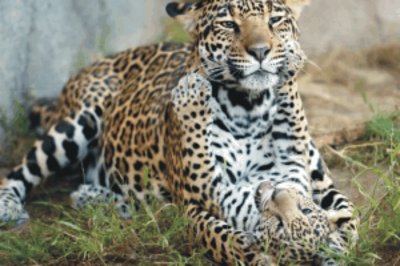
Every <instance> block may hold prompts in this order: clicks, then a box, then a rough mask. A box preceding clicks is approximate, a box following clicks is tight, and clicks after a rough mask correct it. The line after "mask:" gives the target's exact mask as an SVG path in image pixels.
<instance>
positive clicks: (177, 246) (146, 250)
mask: <svg viewBox="0 0 400 266" xmlns="http://www.w3.org/2000/svg"><path fill="white" fill-rule="evenodd" d="M34 205H35V206H34V209H36V210H43V208H44V209H46V212H48V213H47V215H46V216H44V217H47V218H43V217H40V219H33V220H32V221H31V222H30V224H29V225H25V226H23V227H21V228H17V229H13V230H12V231H5V232H2V234H1V235H0V258H2V259H1V265H71V264H73V265H121V264H122V265H188V264H190V265H207V264H208V261H206V260H205V258H204V256H203V253H202V252H198V251H196V250H191V245H188V243H189V241H187V240H186V241H185V238H187V236H186V234H185V230H184V228H185V225H186V224H187V221H186V219H185V218H183V215H181V211H180V210H179V209H178V208H177V207H176V206H174V205H162V204H160V203H158V202H155V203H154V204H153V205H152V206H147V207H145V208H142V210H141V211H138V212H135V213H134V215H133V217H134V218H133V219H132V220H129V221H127V220H122V219H121V218H120V217H119V215H118V214H117V213H116V212H115V211H114V210H113V208H112V207H110V206H96V207H87V208H85V209H84V210H83V211H75V210H71V209H69V208H68V207H66V206H65V205H64V204H49V203H44V202H36V203H34ZM183 254H184V255H183Z"/></svg>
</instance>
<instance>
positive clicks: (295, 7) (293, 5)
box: [285, 0, 311, 19]
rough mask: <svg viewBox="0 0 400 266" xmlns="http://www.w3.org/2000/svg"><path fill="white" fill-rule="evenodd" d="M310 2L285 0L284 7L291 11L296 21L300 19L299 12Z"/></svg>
mask: <svg viewBox="0 0 400 266" xmlns="http://www.w3.org/2000/svg"><path fill="white" fill-rule="evenodd" d="M310 2H311V0H285V3H286V5H288V7H290V9H291V10H292V11H293V14H294V16H295V18H296V19H298V18H299V17H300V15H301V12H302V11H303V9H304V8H305V7H306V6H307V5H309V4H310Z"/></svg>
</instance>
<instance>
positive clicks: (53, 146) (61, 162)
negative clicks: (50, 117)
mask: <svg viewBox="0 0 400 266" xmlns="http://www.w3.org/2000/svg"><path fill="white" fill-rule="evenodd" d="M100 131H101V120H100V117H99V115H98V114H96V111H95V110H91V109H89V108H87V109H83V110H81V112H79V113H78V114H76V115H75V116H73V117H68V118H65V119H63V120H62V121H61V122H59V123H58V124H56V125H55V126H53V127H51V128H50V130H49V131H48V132H47V133H46V134H44V135H43V136H42V137H41V138H40V139H38V140H36V141H35V143H34V145H33V147H32V148H31V150H30V151H29V152H28V154H27V155H26V156H25V158H24V159H23V161H22V164H21V165H19V166H17V167H15V168H14V169H13V170H12V171H11V172H10V173H9V174H8V176H7V177H6V178H5V179H3V180H2V182H1V185H0V221H10V220H16V221H19V222H21V221H23V220H26V219H27V217H28V216H27V214H26V212H25V211H24V208H23V203H24V201H25V199H26V197H27V195H28V194H29V192H30V191H31V189H32V188H33V187H35V186H37V185H39V184H40V182H42V181H43V180H44V179H46V178H47V177H49V176H51V175H54V174H57V173H58V172H59V171H61V170H63V169H65V168H66V167H68V166H70V165H72V164H75V163H78V162H79V161H82V160H83V159H84V158H85V157H86V156H87V154H88V152H89V150H90V149H91V147H92V145H93V143H94V142H96V140H97V139H98V137H99V134H100Z"/></svg>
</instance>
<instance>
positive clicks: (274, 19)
mask: <svg viewBox="0 0 400 266" xmlns="http://www.w3.org/2000/svg"><path fill="white" fill-rule="evenodd" d="M282 18H283V17H271V18H270V19H269V24H271V25H273V24H276V23H278V22H280V21H281V20H282Z"/></svg>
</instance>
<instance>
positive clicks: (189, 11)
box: [166, 2, 200, 33]
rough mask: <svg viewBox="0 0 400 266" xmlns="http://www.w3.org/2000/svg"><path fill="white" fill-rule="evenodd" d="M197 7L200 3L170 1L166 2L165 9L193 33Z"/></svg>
mask: <svg viewBox="0 0 400 266" xmlns="http://www.w3.org/2000/svg"><path fill="white" fill-rule="evenodd" d="M199 7H200V4H191V3H177V2H172V3H169V4H167V7H166V10H167V13H168V15H169V16H170V17H172V18H174V19H176V20H178V21H179V22H180V23H181V24H182V25H183V26H184V27H185V29H186V30H187V31H188V32H190V33H193V31H194V30H195V26H196V19H197V11H198V9H199Z"/></svg>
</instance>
